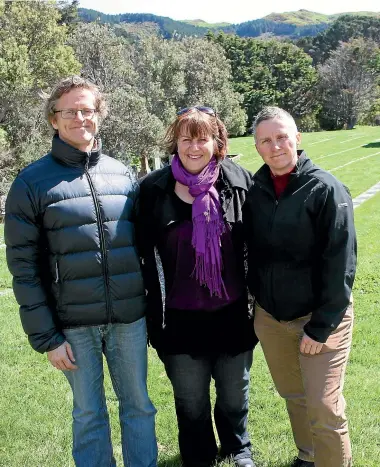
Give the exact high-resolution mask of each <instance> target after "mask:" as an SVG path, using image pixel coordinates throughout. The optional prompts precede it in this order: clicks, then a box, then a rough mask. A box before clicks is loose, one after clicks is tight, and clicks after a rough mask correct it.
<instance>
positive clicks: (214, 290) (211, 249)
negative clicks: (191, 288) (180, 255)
mask: <svg viewBox="0 0 380 467" xmlns="http://www.w3.org/2000/svg"><path fill="white" fill-rule="evenodd" d="M193 222H194V223H195V224H196V226H197V227H196V228H193V237H192V245H193V247H194V248H195V246H196V245H197V247H198V249H196V256H195V267H194V270H193V272H192V274H191V276H192V277H194V276H195V278H196V280H197V281H198V282H199V284H200V285H205V286H207V288H208V289H209V290H210V296H212V295H216V296H217V297H219V298H227V299H228V298H229V296H228V293H227V290H226V287H225V285H224V282H223V279H222V270H223V262H222V257H221V255H220V254H219V255H218V254H217V252H220V237H221V235H222V234H223V233H224V232H225V225H224V222H223V220H222V219H221V218H219V219H215V220H212V221H207V219H206V217H205V216H202V215H200V216H197V217H195V218H193Z"/></svg>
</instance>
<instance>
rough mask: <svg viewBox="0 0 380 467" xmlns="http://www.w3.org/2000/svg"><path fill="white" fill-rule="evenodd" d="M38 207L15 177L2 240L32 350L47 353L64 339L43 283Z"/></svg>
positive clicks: (9, 197) (25, 185) (6, 207)
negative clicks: (3, 239) (4, 244)
mask: <svg viewBox="0 0 380 467" xmlns="http://www.w3.org/2000/svg"><path fill="white" fill-rule="evenodd" d="M40 232H41V226H40V222H39V215H38V209H37V208H36V206H35V203H34V202H33V196H32V193H31V190H30V189H29V187H28V185H27V184H26V182H25V181H24V180H23V179H22V178H21V177H20V176H18V177H17V178H16V179H15V181H14V182H13V184H12V187H11V189H10V192H9V194H8V197H7V201H6V206H5V231H4V233H5V243H6V248H7V249H6V252H7V262H8V268H9V271H10V272H11V274H12V276H13V291H14V294H15V297H16V300H17V302H18V304H19V305H20V317H21V323H22V326H23V328H24V331H25V333H26V334H27V335H28V339H29V342H30V344H31V346H32V347H33V349H34V350H37V351H38V352H41V353H43V352H47V351H49V350H53V349H55V348H57V347H59V346H60V345H61V344H62V343H63V342H64V341H65V338H64V336H63V334H62V333H61V332H59V330H58V329H57V326H56V324H55V321H54V316H53V313H52V310H51V309H50V307H49V305H48V301H49V300H48V297H47V293H46V290H45V289H44V287H43V283H42V270H41V269H42V268H41V262H42V259H43V258H42V255H43V249H42V242H41V235H40Z"/></svg>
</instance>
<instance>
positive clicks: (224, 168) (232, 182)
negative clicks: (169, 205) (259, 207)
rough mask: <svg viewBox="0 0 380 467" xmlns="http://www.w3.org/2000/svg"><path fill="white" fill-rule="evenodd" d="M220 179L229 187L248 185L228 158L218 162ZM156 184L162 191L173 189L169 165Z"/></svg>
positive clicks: (172, 178)
mask: <svg viewBox="0 0 380 467" xmlns="http://www.w3.org/2000/svg"><path fill="white" fill-rule="evenodd" d="M220 169H221V175H222V177H221V178H222V180H223V181H226V182H227V185H228V186H229V187H239V188H242V189H244V190H246V191H248V189H249V186H248V184H247V179H246V177H242V176H241V174H240V173H239V167H236V164H235V163H234V162H232V161H230V160H229V159H224V160H223V161H222V163H221V164H220ZM154 184H155V185H156V186H158V187H159V188H161V190H164V191H169V192H171V191H173V190H174V186H175V178H174V176H173V173H172V171H171V167H170V165H169V166H167V167H165V168H164V169H163V171H162V175H161V176H160V177H159V178H158V179H157V180H156V181H155V183H154Z"/></svg>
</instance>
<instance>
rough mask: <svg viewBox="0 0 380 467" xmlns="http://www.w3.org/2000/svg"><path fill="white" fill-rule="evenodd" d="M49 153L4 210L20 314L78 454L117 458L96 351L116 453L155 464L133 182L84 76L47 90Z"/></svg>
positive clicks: (89, 458) (83, 462)
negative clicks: (118, 442)
mask: <svg viewBox="0 0 380 467" xmlns="http://www.w3.org/2000/svg"><path fill="white" fill-rule="evenodd" d="M45 110H46V117H47V120H48V122H49V123H50V125H51V126H52V127H53V128H54V130H55V135H54V137H53V143H52V149H51V152H50V153H49V154H47V155H46V156H44V157H42V158H41V159H39V160H38V161H36V162H34V163H32V164H31V165H29V166H28V167H26V168H25V169H24V170H22V171H21V172H20V173H19V175H18V176H17V177H16V179H15V181H14V183H13V185H12V187H11V190H10V192H9V195H8V198H7V203H6V215H5V241H6V245H7V260H8V267H9V270H10V272H11V273H12V275H13V289H14V293H15V296H16V299H17V301H18V303H19V305H20V315H21V321H22V325H23V327H24V330H25V332H26V334H27V335H28V338H29V342H30V344H31V345H32V347H33V348H34V349H35V350H37V351H38V352H47V355H48V359H49V361H50V362H51V364H52V365H53V366H54V367H56V368H57V369H59V370H62V371H63V373H64V374H65V376H66V377H67V379H68V381H69V383H70V385H71V388H72V390H73V396H74V410H73V437H74V440H73V457H74V460H75V464H76V465H77V466H91V467H95V466H98V467H104V466H115V465H116V463H115V459H114V456H113V452H112V445H111V440H110V429H109V420H108V414H107V409H106V401H105V396H104V388H103V363H102V362H103V354H104V355H105V357H106V359H107V363H108V367H109V370H110V374H111V378H112V383H113V386H114V390H115V392H116V395H117V397H118V400H119V405H120V424H121V428H122V430H121V432H122V450H123V457H124V464H125V465H128V466H129V467H154V466H155V465H156V463H157V446H156V440H155V430H154V416H155V409H154V406H153V405H152V403H151V401H150V400H149V397H148V394H147V388H146V374H147V352H146V325H145V317H144V315H145V309H146V299H145V289H144V284H143V280H142V275H141V270H140V262H139V257H138V254H137V252H136V249H135V234H134V225H133V213H134V201H135V196H136V191H135V190H136V189H135V187H134V184H133V182H132V180H131V177H130V175H129V172H128V170H127V168H126V167H125V166H124V165H123V164H121V163H120V162H118V161H116V160H114V159H112V158H110V157H108V156H105V155H104V154H102V152H101V142H100V139H97V138H96V135H97V132H98V126H99V122H100V119H101V118H103V117H104V116H105V115H106V104H105V101H104V98H103V96H102V95H101V93H100V92H99V89H98V88H97V87H96V86H95V85H93V84H92V83H90V82H89V81H87V80H84V79H82V78H80V77H76V76H74V77H72V78H67V79H64V80H62V81H61V82H60V83H59V84H58V85H57V86H56V88H55V89H54V90H53V92H52V94H51V96H50V97H49V99H47V102H46V107H45Z"/></svg>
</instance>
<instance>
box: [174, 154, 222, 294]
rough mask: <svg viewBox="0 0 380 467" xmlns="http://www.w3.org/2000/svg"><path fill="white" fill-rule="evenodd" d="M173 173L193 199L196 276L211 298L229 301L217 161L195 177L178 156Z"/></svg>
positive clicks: (212, 162) (213, 160)
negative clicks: (223, 274) (224, 278)
mask: <svg viewBox="0 0 380 467" xmlns="http://www.w3.org/2000/svg"><path fill="white" fill-rule="evenodd" d="M171 167H172V172H173V176H174V178H175V179H176V180H177V182H179V183H181V184H182V185H186V186H187V187H189V193H190V195H191V196H193V197H194V198H195V199H194V202H193V206H192V218H193V237H192V245H193V247H194V249H195V254H196V261H195V268H194V272H193V274H195V277H196V279H197V280H198V282H199V283H200V284H201V285H206V286H207V287H208V288H209V290H210V294H211V295H216V296H218V297H220V298H222V296H223V294H224V296H226V297H228V294H227V291H226V289H225V286H224V283H223V279H222V268H223V264H222V254H221V250H220V248H221V241H220V236H221V235H222V233H223V232H224V230H225V225H224V222H223V217H222V209H221V206H220V201H219V194H218V192H217V191H216V189H215V187H214V183H215V182H216V180H217V178H218V176H219V166H218V163H217V161H216V158H215V157H213V158H212V159H211V161H210V162H209V163H208V164H207V165H206V167H205V168H204V169H203V170H202V171H201V172H200V173H199V174H191V173H189V172H187V170H185V168H184V167H183V165H182V163H181V161H180V158H179V156H178V154H176V155H175V156H174V158H173V160H172V166H171Z"/></svg>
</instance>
